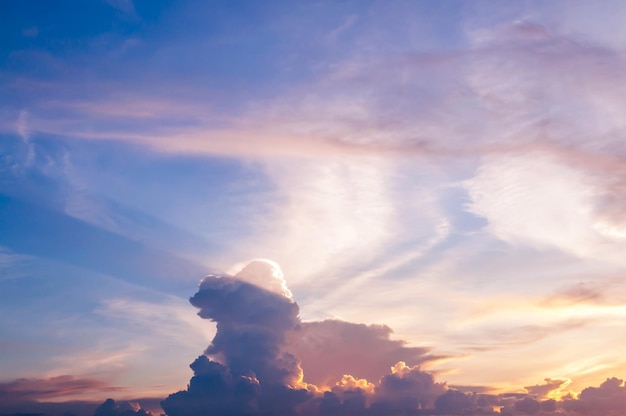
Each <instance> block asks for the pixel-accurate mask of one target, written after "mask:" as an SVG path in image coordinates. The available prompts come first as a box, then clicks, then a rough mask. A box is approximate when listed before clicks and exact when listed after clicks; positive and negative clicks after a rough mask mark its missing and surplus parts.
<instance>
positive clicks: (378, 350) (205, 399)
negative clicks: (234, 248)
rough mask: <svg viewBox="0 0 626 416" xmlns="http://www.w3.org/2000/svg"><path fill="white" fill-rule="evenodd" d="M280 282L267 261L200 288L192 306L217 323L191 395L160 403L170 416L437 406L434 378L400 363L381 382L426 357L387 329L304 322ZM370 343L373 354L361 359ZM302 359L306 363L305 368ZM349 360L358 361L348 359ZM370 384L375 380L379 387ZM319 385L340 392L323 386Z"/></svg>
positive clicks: (438, 387)
mask: <svg viewBox="0 0 626 416" xmlns="http://www.w3.org/2000/svg"><path fill="white" fill-rule="evenodd" d="M252 274H255V275H256V276H252ZM277 276H280V279H278V278H277ZM242 277H244V278H245V280H243V279H242ZM264 280H265V281H267V282H269V286H268V284H267V283H264ZM251 282H254V283H256V284H253V283H251ZM283 282H284V280H282V272H280V269H279V268H278V265H276V264H275V263H270V262H267V261H263V260H256V261H253V262H251V263H250V264H248V265H246V266H245V267H244V268H243V270H242V271H241V272H239V273H238V274H237V275H235V276H228V275H224V276H216V275H209V276H207V277H205V278H204V279H203V280H202V282H201V283H200V287H199V290H198V292H197V293H196V294H195V295H194V296H193V297H192V298H191V299H190V302H191V303H192V305H194V306H196V307H198V308H199V309H200V311H199V312H198V315H200V316H201V317H202V318H205V319H210V320H213V321H215V322H216V324H217V332H216V335H215V338H214V339H213V341H212V343H211V345H209V347H208V348H207V349H206V351H205V355H202V356H200V357H198V359H196V360H195V361H194V362H193V363H192V364H191V369H192V370H193V371H194V376H193V377H192V379H191V380H190V382H189V387H188V388H187V390H185V391H180V392H178V393H175V394H172V395H170V396H169V397H168V398H167V399H165V400H164V401H163V402H162V407H163V409H164V410H165V411H166V413H167V414H168V415H170V416H179V415H195V414H200V413H201V412H202V411H203V410H202V409H205V408H206V407H207V406H210V407H211V408H213V409H216V411H218V413H219V414H251V415H252V414H284V415H288V414H305V413H310V412H314V413H315V412H317V411H318V410H319V409H326V410H327V411H328V412H331V411H337V412H348V413H345V414H350V412H352V413H354V412H363V411H365V409H366V408H369V407H368V405H371V406H373V407H372V408H377V409H379V410H381V409H417V408H419V407H428V406H430V407H432V406H433V403H434V401H435V399H436V397H437V395H438V394H440V393H443V392H444V391H445V390H446V389H447V387H446V386H445V384H441V383H436V382H435V381H434V377H433V376H432V375H431V374H429V373H426V372H423V371H422V370H421V369H420V368H419V367H417V366H414V367H410V366H408V365H406V364H405V363H404V362H402V361H400V362H397V363H396V364H395V365H394V366H393V367H392V372H391V374H387V375H383V374H382V371H381V369H380V368H379V367H380V366H381V365H382V363H385V364H386V366H387V373H388V369H389V367H390V366H391V365H392V364H393V363H395V362H396V361H397V360H398V359H400V358H404V359H407V360H409V359H410V360H414V361H417V362H425V361H427V360H428V357H427V356H426V354H425V353H426V351H427V350H426V349H423V348H411V347H406V346H405V345H404V342H402V341H394V340H390V339H389V335H390V334H391V329H390V328H388V327H386V326H382V325H379V326H377V325H372V326H367V325H358V324H351V323H347V322H341V321H323V322H310V323H302V322H301V321H300V318H299V307H298V304H297V303H295V302H294V301H293V299H292V298H291V293H290V292H288V291H286V290H285V289H286V287H285V286H284V285H283V284H282V283H283ZM365 345H367V347H368V348H369V349H370V351H367V352H361V351H362V350H364V349H365V348H363V347H364V346H365ZM299 353H302V354H303V357H306V358H305V359H304V360H301V359H300V358H299V357H298V356H297V354H299ZM350 354H352V355H353V357H351V358H347V357H349V356H350ZM372 360H373V361H374V362H372V363H370V361H372ZM342 361H345V362H342ZM370 364H371V365H370ZM302 365H306V366H307V367H309V368H311V369H313V368H316V367H319V368H320V370H319V371H314V370H312V375H311V377H310V378H307V376H306V372H304V371H303V367H302ZM344 371H346V372H347V371H352V372H353V373H355V374H357V375H358V377H355V376H353V375H347V374H343V373H344ZM381 375H382V377H380V376H381ZM364 376H369V377H373V378H374V383H371V382H369V381H368V380H366V379H365V378H363V377H364ZM376 378H380V380H378V382H377V383H376V381H377V380H376ZM312 380H314V381H315V382H317V383H320V385H319V386H318V385H316V384H314V383H313V382H312ZM322 382H323V383H328V384H330V383H334V386H332V385H331V386H328V384H327V385H326V387H323V386H322V385H321V383H322ZM324 388H325V389H326V390H325V391H324V390H323V389H324ZM315 409H317V410H315ZM332 409H334V410H332ZM354 414H357V413H354Z"/></svg>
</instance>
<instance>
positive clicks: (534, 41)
mask: <svg viewBox="0 0 626 416" xmlns="http://www.w3.org/2000/svg"><path fill="white" fill-rule="evenodd" d="M625 14H626V8H625V7H624V5H623V4H622V3H621V2H618V1H606V2H602V4H592V3H591V2H583V1H581V2H578V1H568V2H563V1H547V2H546V1H523V2H494V1H476V2H458V1H426V0H425V1H395V0H394V1H389V2H376V1H365V2H363V1H354V2H353V1H346V2H332V1H297V2H285V1H263V2H261V1H232V2H226V1H140V0H134V1H133V0H109V1H96V0H94V1H79V2H76V1H74V2H70V1H55V2H49V1H30V0H29V1H23V2H22V1H7V2H4V3H3V4H2V5H0V16H1V17H0V26H1V27H2V29H1V32H0V33H1V35H0V36H1V38H2V42H0V91H1V93H0V334H1V335H0V351H2V353H1V354H0V367H1V368H2V375H1V377H2V379H1V380H0V383H10V382H11V381H12V380H16V379H28V380H49V379H52V378H54V377H59V376H71V377H74V378H76V379H80V380H82V379H85V380H98V382H99V383H100V384H97V383H96V384H89V383H88V384H87V385H86V387H85V388H84V389H82V390H81V389H78V390H75V391H73V392H70V393H68V392H67V391H64V390H63V389H61V388H60V389H59V392H58V394H56V395H52V396H47V397H45V399H53V400H56V401H62V400H68V399H84V400H100V399H103V398H104V397H105V396H106V397H108V396H111V395H112V394H109V393H110V392H114V393H115V394H114V395H116V396H117V397H120V398H122V399H128V398H133V397H134V398H136V397H157V396H159V397H165V396H166V395H167V394H169V393H172V392H174V391H177V390H180V389H182V388H184V387H185V385H186V384H187V381H188V380H189V377H190V375H191V372H190V371H189V368H188V364H189V363H190V362H192V361H193V360H194V358H195V357H197V356H198V355H199V354H201V353H202V352H203V351H204V350H205V348H206V347H207V345H209V343H210V342H211V340H212V338H213V336H214V335H215V325H214V324H212V323H210V322H207V321H205V320H202V319H200V318H199V317H197V316H196V309H195V308H194V307H193V306H191V305H190V304H189V302H188V299H189V297H190V296H192V295H193V294H194V293H195V292H196V290H197V287H198V286H197V284H198V282H199V281H200V279H202V278H203V277H204V276H205V275H207V274H210V273H218V274H229V275H235V274H237V273H238V272H239V271H240V270H241V269H242V268H243V267H244V266H245V265H246V264H248V262H250V261H251V260H252V259H269V260H272V261H274V262H276V264H277V266H275V267H276V268H277V269H276V270H278V268H280V272H276V273H277V274H278V275H280V274H281V273H282V274H284V278H285V281H286V285H287V286H288V287H289V289H290V291H291V293H292V294H293V299H294V300H295V301H297V302H298V305H299V308H300V319H302V321H303V322H313V321H316V322H317V321H320V320H325V319H339V320H343V321H345V322H351V323H362V324H368V325H369V324H384V325H387V326H389V327H390V328H392V329H393V331H394V332H393V334H389V335H388V336H390V337H391V339H395V340H404V341H406V344H404V345H406V346H411V347H419V348H428V349H429V351H430V354H432V356H433V357H434V356H436V357H438V358H437V359H431V360H428V361H427V362H426V361H424V362H413V363H411V362H407V364H408V365H409V366H412V365H418V364H420V365H423V366H424V368H425V370H427V371H431V372H432V373H433V374H435V376H436V378H437V380H440V381H441V382H447V385H449V386H472V387H471V388H473V389H474V390H481V391H483V390H484V391H491V392H495V393H503V392H522V393H524V392H525V393H528V392H529V390H528V389H525V387H528V386H536V385H542V383H544V380H545V379H551V380H560V381H562V382H561V383H556V384H555V386H556V387H555V389H554V391H552V390H551V391H550V392H549V394H548V393H546V394H545V395H544V396H543V398H544V399H545V398H547V397H551V398H554V399H558V398H560V397H562V396H564V395H566V394H567V393H570V392H571V393H572V394H574V395H575V394H577V393H578V392H580V391H581V390H582V389H584V388H585V387H587V386H591V385H599V384H600V383H601V382H602V381H604V380H605V379H606V378H607V377H613V376H616V377H619V376H620V374H622V375H623V374H624V370H625V369H626V360H624V358H623V357H622V356H621V354H620V352H619V351H620V350H619V347H618V346H619V345H623V343H624V341H626V336H624V335H623V331H621V325H622V322H623V318H624V316H625V315H626V307H625V306H624V300H625V299H626V286H625V285H624V284H623V282H622V281H623V279H622V276H623V273H624V270H625V268H626V261H625V260H624V257H623V252H624V249H625V248H626V217H624V215H623V208H624V206H625V204H626V199H625V198H624V195H625V193H624V187H625V184H626V162H625V160H626V159H625V152H626V149H625V146H624V144H625V143H626V141H625V140H624V131H625V130H624V129H625V128H626V125H625V124H624V122H623V117H622V112H623V108H624V106H625V105H626V102H625V101H624V98H623V97H625V96H626V95H625V94H624V91H622V90H623V85H626V84H625V83H624V81H625V80H624V75H623V74H624V73H625V72H624V71H623V69H624V66H625V65H626V61H625V58H624V56H625V55H624V50H625V49H624V48H625V46H626V31H624V29H623V27H622V26H623V18H624V16H625ZM272 264H273V263H272ZM255 282H256V284H259V281H257V280H255ZM261 284H262V283H261ZM384 336H387V335H384ZM348 344H349V343H348ZM346 348H347V347H346ZM162 357H167V359H163V358H162ZM406 360H409V358H407V359H406ZM303 363H304V361H303ZM394 364H395V362H390V363H389V364H388V367H391V366H393V365H394ZM320 365H321V364H320ZM355 366H356V367H357V368H355V369H354V370H353V372H352V373H350V374H355V375H358V373H359V371H362V372H364V373H367V374H370V373H371V371H370V370H371V369H369V370H368V369H367V364H366V363H363V364H361V367H359V365H357V364H355ZM303 367H304V365H303ZM303 371H304V381H305V382H306V381H307V375H306V374H307V371H306V368H303ZM368 371H370V372H368ZM398 371H400V370H398ZM340 376H341V374H339V375H337V377H340ZM381 376H382V374H381ZM374 381H375V380H374ZM102 386H107V387H106V388H108V389H109V390H106V389H104V387H102ZM103 389H104V390H103ZM39 399H41V400H43V399H44V398H41V397H40V398H39Z"/></svg>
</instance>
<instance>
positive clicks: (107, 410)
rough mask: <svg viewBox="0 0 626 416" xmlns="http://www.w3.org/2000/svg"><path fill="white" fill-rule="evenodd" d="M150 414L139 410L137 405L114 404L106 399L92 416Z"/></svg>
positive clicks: (141, 415) (140, 415)
mask: <svg viewBox="0 0 626 416" xmlns="http://www.w3.org/2000/svg"><path fill="white" fill-rule="evenodd" d="M151 415H152V413H151V412H147V411H145V410H144V409H142V408H141V406H140V405H139V404H138V403H135V402H124V403H116V402H115V400H113V399H107V400H105V402H104V403H102V404H101V405H100V406H98V408H96V411H95V412H94V414H93V416H151Z"/></svg>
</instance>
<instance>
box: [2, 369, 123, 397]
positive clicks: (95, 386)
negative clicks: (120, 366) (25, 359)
mask: <svg viewBox="0 0 626 416" xmlns="http://www.w3.org/2000/svg"><path fill="white" fill-rule="evenodd" d="M120 390H122V388H120V387H114V386H110V385H109V384H108V383H107V382H106V381H104V380H97V379H89V378H75V377H73V376H70V375H62V376H56V377H51V378H46V379H38V378H20V379H16V380H12V381H8V382H3V383H0V399H1V401H2V402H21V401H33V400H43V399H53V398H56V399H58V398H69V397H77V396H81V395H83V394H85V393H93V392H104V391H120Z"/></svg>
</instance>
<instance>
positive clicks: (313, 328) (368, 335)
mask: <svg viewBox="0 0 626 416" xmlns="http://www.w3.org/2000/svg"><path fill="white" fill-rule="evenodd" d="M392 332H393V331H392V330H391V328H389V327H388V326H386V325H365V324H356V323H351V322H345V321H339V320H324V321H318V322H304V323H302V324H301V325H300V328H299V329H298V330H297V331H295V333H294V334H293V336H292V337H291V338H290V339H289V343H288V345H287V346H286V348H287V349H288V350H289V351H290V352H292V353H293V354H294V355H295V356H296V357H298V359H299V360H300V362H301V365H302V367H303V368H306V369H307V371H306V372H305V374H304V376H305V377H304V380H305V381H306V382H310V383H313V384H316V385H322V386H332V385H333V384H334V383H336V382H337V381H339V379H341V377H342V376H343V375H344V374H350V375H352V376H354V377H357V378H364V379H367V380H378V379H379V378H380V377H382V376H383V375H385V374H387V373H389V367H390V365H391V364H393V363H397V362H398V361H403V360H404V361H407V362H410V363H413V364H423V363H426V362H428V361H432V360H434V359H437V358H441V357H435V356H432V355H429V354H428V353H429V349H428V348H424V347H409V346H407V345H406V343H405V342H404V341H401V340H393V339H391V338H390V337H391V334H392ZM364 346H367V347H366V348H364ZM320 357H324V359H323V360H320Z"/></svg>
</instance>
